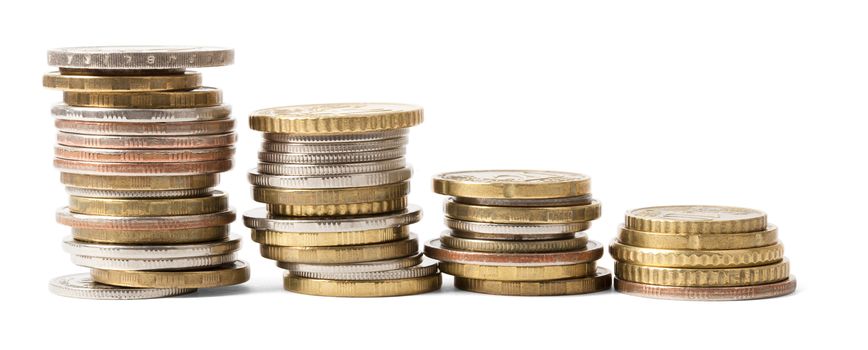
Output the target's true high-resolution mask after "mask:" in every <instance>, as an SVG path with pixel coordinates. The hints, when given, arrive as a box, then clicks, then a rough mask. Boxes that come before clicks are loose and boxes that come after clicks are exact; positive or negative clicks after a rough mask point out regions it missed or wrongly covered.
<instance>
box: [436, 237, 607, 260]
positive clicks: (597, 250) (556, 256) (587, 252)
mask: <svg viewBox="0 0 868 350" xmlns="http://www.w3.org/2000/svg"><path fill="white" fill-rule="evenodd" d="M425 255H427V256H428V257H429V258H432V259H436V260H440V261H447V262H456V263H467V264H478V265H506V266H529V265H566V264H575V263H580V262H589V261H595V260H598V259H600V257H602V256H603V245H602V244H600V243H599V242H596V241H588V244H587V246H585V247H584V248H582V249H576V250H569V251H563V252H550V253H488V252H473V251H464V250H457V249H450V248H446V247H444V246H443V244H441V242H440V239H439V238H438V239H433V240H430V241H428V243H426V244H425Z"/></svg>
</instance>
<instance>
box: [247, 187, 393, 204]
mask: <svg viewBox="0 0 868 350" xmlns="http://www.w3.org/2000/svg"><path fill="white" fill-rule="evenodd" d="M409 193H410V183H409V182H406V181H405V182H399V183H394V184H387V185H380V186H368V187H349V188H334V189H289V188H273V187H261V186H254V187H253V200H255V201H257V202H260V203H268V204H292V205H322V204H348V203H369V202H376V201H385V200H394V199H400V198H402V197H405V196H407V195H408V194H409Z"/></svg>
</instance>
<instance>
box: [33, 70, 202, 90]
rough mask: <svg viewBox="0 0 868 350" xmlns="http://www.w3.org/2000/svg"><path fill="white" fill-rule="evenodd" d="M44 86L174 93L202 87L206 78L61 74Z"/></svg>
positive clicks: (49, 77)
mask: <svg viewBox="0 0 868 350" xmlns="http://www.w3.org/2000/svg"><path fill="white" fill-rule="evenodd" d="M42 86H44V87H47V88H51V89H60V90H65V91H126V92H139V91H173V90H190V89H195V88H198V87H200V86H202V75H201V74H199V73H197V72H184V74H172V75H147V76H141V75H139V76H136V75H115V76H105V75H103V76H98V75H69V74H60V72H51V73H46V74H45V75H43V76H42Z"/></svg>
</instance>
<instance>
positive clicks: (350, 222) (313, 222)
mask: <svg viewBox="0 0 868 350" xmlns="http://www.w3.org/2000/svg"><path fill="white" fill-rule="evenodd" d="M421 218H422V208H420V207H419V206H418V205H412V204H411V205H409V206H408V207H407V209H404V210H402V211H400V212H396V213H389V214H382V215H370V216H360V217H352V218H305V219H294V218H286V217H281V216H274V215H269V214H268V212H267V211H266V210H265V208H258V209H253V210H249V211H247V212H245V213H244V226H247V227H249V228H252V229H255V230H270V231H280V232H349V231H365V230H379V229H385V228H390V227H399V226H405V225H410V224H414V223H417V222H419V220H420V219H421Z"/></svg>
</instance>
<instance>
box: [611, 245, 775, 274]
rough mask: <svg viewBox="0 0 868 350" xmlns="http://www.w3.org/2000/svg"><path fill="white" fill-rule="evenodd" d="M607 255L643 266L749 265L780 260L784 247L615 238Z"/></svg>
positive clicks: (699, 266) (709, 266)
mask: <svg viewBox="0 0 868 350" xmlns="http://www.w3.org/2000/svg"><path fill="white" fill-rule="evenodd" d="M609 254H611V255H612V258H613V259H615V260H617V261H620V262H625V263H629V264H636V265H645V266H658V267H685V268H719V267H748V266H759V265H768V264H774V263H776V262H779V261H781V260H783V258H784V246H783V245H782V244H780V243H775V244H773V245H767V246H763V247H756V248H744V249H725V250H720V249H719V250H691V249H658V248H642V247H634V246H631V245H626V244H621V243H618V242H617V241H615V242H612V244H611V245H609Z"/></svg>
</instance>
